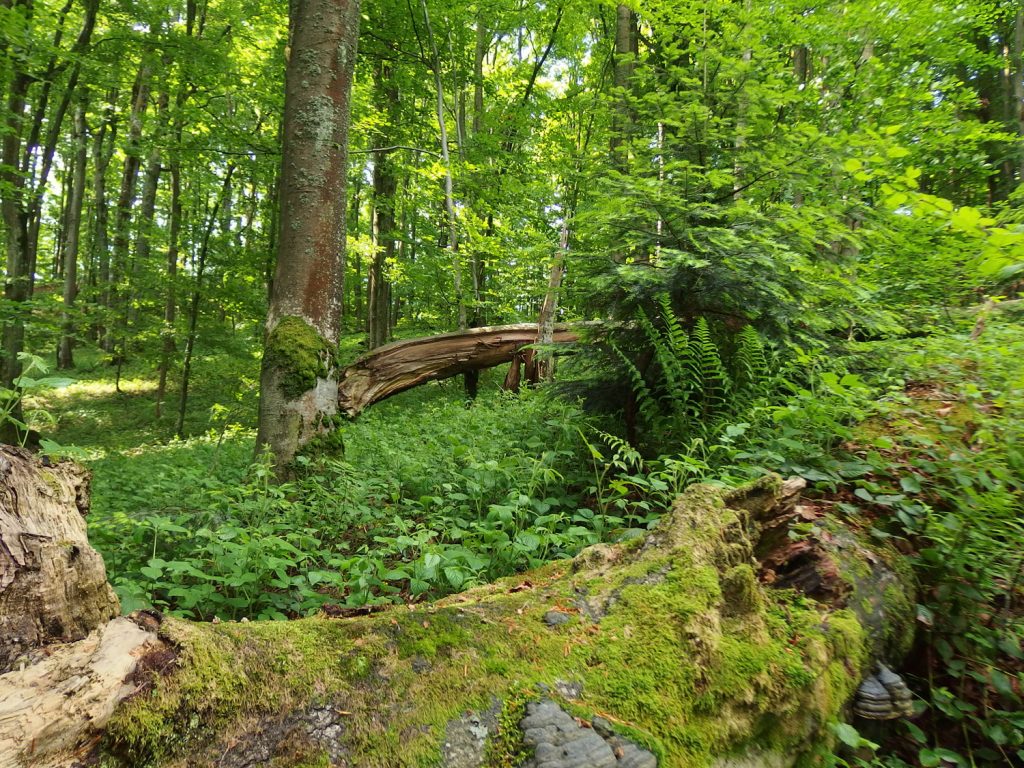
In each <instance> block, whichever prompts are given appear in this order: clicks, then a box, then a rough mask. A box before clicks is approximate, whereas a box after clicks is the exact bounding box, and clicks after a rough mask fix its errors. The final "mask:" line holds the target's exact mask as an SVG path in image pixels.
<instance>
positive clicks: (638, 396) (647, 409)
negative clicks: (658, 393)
mask: <svg viewBox="0 0 1024 768" xmlns="http://www.w3.org/2000/svg"><path fill="white" fill-rule="evenodd" d="M611 346H612V349H613V350H614V351H615V353H616V354H617V355H618V356H619V359H621V360H622V363H623V365H625V366H626V374H627V375H628V376H629V383H630V385H631V386H632V388H633V398H634V399H635V400H636V409H637V413H638V414H639V415H640V418H641V419H642V420H643V421H644V422H645V423H647V424H653V423H655V422H657V420H658V416H659V411H658V403H657V401H656V400H655V399H654V395H653V394H651V389H650V387H648V386H647V382H646V381H645V380H644V377H643V374H642V373H640V369H639V368H637V367H636V365H635V364H634V363H633V361H632V360H630V359H629V358H628V357H626V355H625V353H624V352H623V351H622V350H621V349H619V347H618V345H616V344H612V345H611Z"/></svg>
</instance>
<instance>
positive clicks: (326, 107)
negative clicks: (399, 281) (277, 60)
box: [257, 0, 359, 471]
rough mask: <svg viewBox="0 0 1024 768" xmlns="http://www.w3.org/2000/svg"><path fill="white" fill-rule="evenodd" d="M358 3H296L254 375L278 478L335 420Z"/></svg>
mask: <svg viewBox="0 0 1024 768" xmlns="http://www.w3.org/2000/svg"><path fill="white" fill-rule="evenodd" d="M358 34H359V2H358V0H296V1H295V2H293V3H292V41H291V55H290V57H289V60H288V68H287V72H286V82H285V109H284V151H283V159H282V166H281V219H280V220H281V227H280V232H279V238H278V249H277V266H276V269H275V271H274V282H273V289H272V292H271V296H270V305H269V308H268V311H267V325H266V333H267V336H266V342H265V345H264V355H263V365H262V370H261V374H260V415H259V433H258V436H257V444H258V445H259V446H266V447H268V448H269V449H270V451H271V453H272V454H273V457H274V461H275V464H276V466H277V467H278V468H279V471H285V468H286V466H287V465H288V464H289V463H290V462H291V460H292V458H293V457H294V456H295V454H296V452H297V451H298V450H299V449H300V448H301V447H302V446H303V445H305V444H306V443H307V442H309V440H311V439H312V438H313V437H314V436H315V435H316V434H318V433H320V432H323V431H326V430H327V429H328V428H329V426H330V422H331V420H332V418H333V416H334V415H335V413H336V411H337V407H338V403H337V396H336V392H337V371H336V364H335V361H334V355H333V348H334V346H335V345H336V343H337V340H338V333H339V331H340V326H341V292H342V290H343V288H344V273H343V266H342V265H343V262H342V259H341V254H342V253H343V252H344V249H345V184H346V178H347V175H348V125H349V94H350V91H351V88H352V74H353V69H354V66H355V58H356V43H357V40H358Z"/></svg>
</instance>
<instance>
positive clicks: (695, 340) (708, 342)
mask: <svg viewBox="0 0 1024 768" xmlns="http://www.w3.org/2000/svg"><path fill="white" fill-rule="evenodd" d="M690 349H691V353H690V354H691V356H692V358H694V361H695V365H696V370H697V372H698V375H699V377H700V378H699V381H700V394H701V400H702V401H703V406H704V407H703V409H702V410H703V415H704V416H705V417H708V416H711V415H712V414H714V413H716V412H720V411H722V410H724V408H725V406H726V405H727V404H728V401H729V396H730V395H731V394H732V382H731V380H730V378H729V374H728V373H726V370H725V366H724V365H723V364H722V357H721V355H720V354H719V352H718V346H717V345H716V344H715V341H714V339H712V338H711V328H710V327H709V326H708V321H707V319H706V318H704V317H701V318H699V319H698V320H697V323H696V325H695V326H694V327H693V333H692V334H691V335H690Z"/></svg>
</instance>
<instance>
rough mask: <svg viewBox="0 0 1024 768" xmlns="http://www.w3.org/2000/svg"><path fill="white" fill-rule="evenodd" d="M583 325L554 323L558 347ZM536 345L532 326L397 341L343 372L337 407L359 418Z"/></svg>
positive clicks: (505, 360)
mask: <svg viewBox="0 0 1024 768" xmlns="http://www.w3.org/2000/svg"><path fill="white" fill-rule="evenodd" d="M581 327H582V326H581V325H579V324H573V325H565V324H561V325H556V326H555V329H554V332H553V335H552V341H553V342H554V343H556V344H558V343H566V342H572V341H576V340H578V339H579V331H580V329H581ZM536 341H537V325H536V323H517V324H515V325H495V326H487V327H484V328H471V329H469V330H466V331H458V332H455V333H444V334H441V335H440V336H427V337H425V338H421V339H410V340H408V341H396V342H393V343H391V344H387V345H385V346H383V347H379V348H378V349H376V350H374V351H373V352H372V353H370V354H368V355H364V356H363V357H361V358H359V359H358V360H356V361H355V362H354V363H353V364H352V365H350V366H348V368H346V369H345V370H344V371H343V373H342V375H341V381H340V383H339V384H338V406H339V409H340V410H342V411H344V412H345V413H347V414H348V415H349V416H357V415H358V414H359V413H360V412H362V411H363V410H364V409H366V408H367V407H369V406H371V405H373V404H374V403H378V402H380V401H381V400H385V399H387V398H389V397H391V396H392V395H396V394H398V393H399V392H404V391H405V390H407V389H411V388H412V387H415V386H418V385H420V384H423V383H425V382H428V381H437V380H439V379H447V378H450V377H452V376H457V375H459V374H461V373H465V372H467V371H478V370H481V369H483V368H493V367H494V366H496V365H501V364H502V363H509V362H512V360H513V358H514V357H515V355H516V353H517V352H519V351H520V350H521V349H522V348H523V347H525V346H527V345H529V344H534V343H536Z"/></svg>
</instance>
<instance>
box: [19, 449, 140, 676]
mask: <svg viewBox="0 0 1024 768" xmlns="http://www.w3.org/2000/svg"><path fill="white" fill-rule="evenodd" d="M88 505H89V482H88V476H87V474H86V472H85V470H83V469H81V468H80V467H78V466H76V465H74V464H71V463H69V462H61V463H59V464H55V465H50V466H44V465H42V464H41V463H40V462H39V461H38V460H37V459H36V458H35V457H33V456H32V455H31V454H30V453H29V452H28V451H26V450H23V449H20V448H12V447H9V446H2V447H0V672H7V671H8V670H9V669H10V668H11V663H12V662H13V661H14V660H15V659H16V658H17V657H18V656H19V655H21V654H22V653H24V652H25V651H27V650H29V649H32V648H36V647H38V646H41V645H45V644H48V643H54V642H63V641H67V640H80V639H82V638H83V637H85V636H86V635H87V634H88V633H89V632H91V631H92V630H94V629H96V627H98V626H100V625H102V624H104V623H106V622H107V621H108V620H109V619H111V618H113V617H114V616H117V615H118V614H119V613H120V609H119V608H118V603H117V597H116V596H115V595H114V591H113V590H112V589H111V588H110V585H109V584H107V573H106V570H105V569H104V567H103V559H102V558H101V557H100V555H99V553H98V552H96V550H94V549H93V548H92V547H90V546H89V542H88V539H87V538H86V533H85V519H84V517H83V515H84V514H85V511H86V510H87V509H88Z"/></svg>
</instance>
